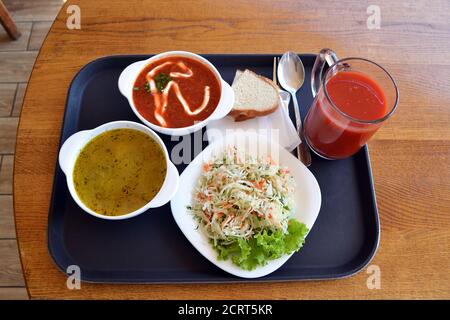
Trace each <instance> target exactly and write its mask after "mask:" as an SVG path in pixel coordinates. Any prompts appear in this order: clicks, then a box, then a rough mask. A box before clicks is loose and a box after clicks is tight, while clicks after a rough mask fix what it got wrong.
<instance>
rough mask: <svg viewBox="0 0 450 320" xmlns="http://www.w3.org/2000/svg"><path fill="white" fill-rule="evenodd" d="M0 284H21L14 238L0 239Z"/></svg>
mask: <svg viewBox="0 0 450 320" xmlns="http://www.w3.org/2000/svg"><path fill="white" fill-rule="evenodd" d="M0 257H2V259H0V286H4V287H18V286H23V284H24V282H23V276H22V268H21V266H20V260H19V253H18V251H17V245H16V241H15V240H0Z"/></svg>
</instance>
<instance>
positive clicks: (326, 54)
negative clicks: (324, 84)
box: [311, 49, 339, 97]
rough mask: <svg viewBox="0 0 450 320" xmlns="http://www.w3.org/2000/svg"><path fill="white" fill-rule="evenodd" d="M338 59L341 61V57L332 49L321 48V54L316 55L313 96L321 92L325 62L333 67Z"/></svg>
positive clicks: (312, 77) (312, 82)
mask: <svg viewBox="0 0 450 320" xmlns="http://www.w3.org/2000/svg"><path fill="white" fill-rule="evenodd" d="M337 61H339V59H338V57H337V56H336V53H334V51H333V50H331V49H322V50H320V52H319V54H318V55H317V57H316V61H314V66H313V68H312V71H311V90H312V94H313V97H316V95H317V93H318V92H319V89H320V83H321V80H322V76H323V75H322V71H323V67H324V66H325V63H327V64H328V66H329V67H331V66H332V65H333V64H335V63H336V62H337Z"/></svg>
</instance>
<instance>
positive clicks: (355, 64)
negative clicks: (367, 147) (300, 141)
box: [304, 49, 399, 160]
mask: <svg viewBox="0 0 450 320" xmlns="http://www.w3.org/2000/svg"><path fill="white" fill-rule="evenodd" d="M325 63H328V65H330V67H329V68H328V69H327V70H326V71H325V72H324V73H323V72H322V71H323V69H324V68H323V67H324V65H325ZM311 82H312V83H311V86H312V91H313V95H314V96H315V99H314V102H313V104H312V106H311V108H310V109H309V111H308V114H307V115H306V118H305V122H304V133H305V140H306V142H307V144H308V145H309V147H310V148H311V150H313V151H314V152H315V153H316V154H318V155H319V156H321V157H323V158H325V159H329V160H336V159H344V158H347V157H349V156H351V155H353V154H355V153H356V152H358V150H359V149H360V148H361V147H362V146H363V145H364V144H366V143H367V141H368V140H369V139H370V138H371V137H372V136H373V134H374V133H375V132H376V131H377V130H378V128H380V127H381V126H382V124H383V123H384V122H385V121H386V120H387V119H389V118H390V117H391V115H392V114H393V113H394V111H395V109H396V108H397V105H398V99H399V93H398V88H397V85H396V83H395V81H394V79H393V78H392V76H391V75H390V74H389V73H388V72H387V71H386V70H385V69H384V68H383V67H381V66H380V65H378V64H376V63H375V62H372V61H370V60H367V59H362V58H346V59H342V60H338V59H337V57H336V55H335V53H334V52H333V51H331V50H330V49H323V50H322V51H321V52H320V54H319V55H318V56H317V58H316V61H315V63H314V67H313V70H312V77H311Z"/></svg>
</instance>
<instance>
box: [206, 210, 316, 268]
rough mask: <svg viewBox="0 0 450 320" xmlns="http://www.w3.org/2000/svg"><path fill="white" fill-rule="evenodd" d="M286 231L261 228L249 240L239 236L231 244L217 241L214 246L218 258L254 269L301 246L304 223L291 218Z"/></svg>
mask: <svg viewBox="0 0 450 320" xmlns="http://www.w3.org/2000/svg"><path fill="white" fill-rule="evenodd" d="M287 231H288V232H287V233H286V234H283V232H282V231H281V230H278V231H271V230H263V231H262V232H260V233H257V234H256V235H255V236H254V237H252V238H250V239H249V240H244V239H241V238H239V239H236V240H235V241H234V242H232V243H231V244H230V243H227V244H223V243H220V242H217V243H216V244H215V245H214V248H215V249H216V250H217V252H218V259H219V260H227V259H229V258H231V261H233V263H234V264H236V265H238V266H239V267H241V268H242V269H245V270H254V269H255V268H256V267H258V266H263V265H266V264H267V262H268V261H269V260H274V259H278V258H280V257H281V256H283V255H284V254H291V253H292V252H294V251H298V250H299V249H300V248H301V247H302V246H303V243H304V242H305V236H306V234H307V233H308V231H309V230H308V228H307V227H306V226H305V224H303V223H301V222H299V221H297V220H295V219H291V220H289V223H288V230H287Z"/></svg>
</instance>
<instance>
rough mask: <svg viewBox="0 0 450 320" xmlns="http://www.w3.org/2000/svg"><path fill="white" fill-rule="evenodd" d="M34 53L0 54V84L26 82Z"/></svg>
mask: <svg viewBox="0 0 450 320" xmlns="http://www.w3.org/2000/svg"><path fill="white" fill-rule="evenodd" d="M36 56H37V54H36V52H30V51H20V52H0V82H27V81H28V77H29V76H30V72H31V69H32V68H33V64H34V60H35V59H36Z"/></svg>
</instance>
